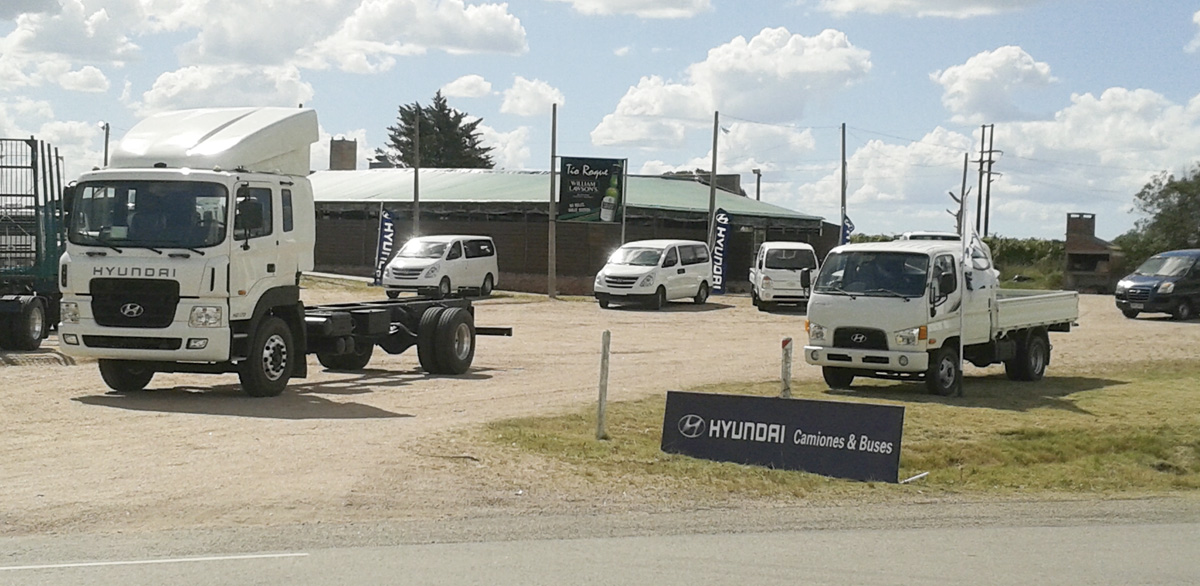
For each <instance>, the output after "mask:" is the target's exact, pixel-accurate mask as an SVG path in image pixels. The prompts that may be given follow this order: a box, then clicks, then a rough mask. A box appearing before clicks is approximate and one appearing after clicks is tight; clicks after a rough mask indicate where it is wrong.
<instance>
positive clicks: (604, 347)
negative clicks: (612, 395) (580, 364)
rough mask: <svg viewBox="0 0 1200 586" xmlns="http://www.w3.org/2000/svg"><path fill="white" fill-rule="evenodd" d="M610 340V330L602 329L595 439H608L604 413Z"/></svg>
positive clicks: (606, 399)
mask: <svg viewBox="0 0 1200 586" xmlns="http://www.w3.org/2000/svg"><path fill="white" fill-rule="evenodd" d="M611 341H612V332H610V331H609V330H604V334H602V335H601V336H600V400H599V401H598V403H597V407H596V439H598V440H606V439H608V433H607V432H606V431H604V414H605V409H606V407H607V403H608V349H609V344H610V342H611Z"/></svg>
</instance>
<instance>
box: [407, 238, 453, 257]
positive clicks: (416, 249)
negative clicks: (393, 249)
mask: <svg viewBox="0 0 1200 586" xmlns="http://www.w3.org/2000/svg"><path fill="white" fill-rule="evenodd" d="M443 252H446V243H445V242H429V241H426V240H409V241H408V242H406V243H404V247H403V248H401V249H400V252H398V253H396V256H402V257H405V258H442V253H443Z"/></svg>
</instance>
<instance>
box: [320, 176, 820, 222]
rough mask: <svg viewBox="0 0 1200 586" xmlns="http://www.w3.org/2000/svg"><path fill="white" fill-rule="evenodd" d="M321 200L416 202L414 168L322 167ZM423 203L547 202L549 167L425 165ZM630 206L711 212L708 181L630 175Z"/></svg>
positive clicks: (724, 204) (753, 208)
mask: <svg viewBox="0 0 1200 586" xmlns="http://www.w3.org/2000/svg"><path fill="white" fill-rule="evenodd" d="M309 180H310V181H312V186H313V196H314V198H315V199H316V201H317V202H319V203H330V202H344V203H355V202H379V201H389V202H391V201H412V187H413V170H412V169H365V170H359V171H318V172H316V173H313V174H312V175H309ZM420 183H421V201H422V202H453V203H470V202H479V203H500V202H522V203H548V202H549V197H550V172H549V171H497V170H492V169H421V175H420ZM625 194H626V195H625V196H626V203H627V205H629V206H631V207H635V208H644V209H660V210H673V211H684V212H703V213H706V214H707V213H708V196H709V188H708V185H705V184H702V183H699V182H696V181H690V180H684V179H667V178H664V177H659V176H644V175H630V176H628V177H627V183H626V188H625ZM717 207H718V208H724V210H725V211H727V212H729V213H730V214H734V215H741V216H760V217H773V218H792V219H798V220H814V221H819V220H821V219H822V218H821V217H820V216H813V215H809V214H803V213H800V212H797V211H793V210H789V209H787V208H782V207H779V206H777V205H773V204H769V203H765V202H761V201H757V200H753V199H750V198H748V197H743V196H741V195H736V194H733V193H729V192H727V191H722V190H720V189H718V190H717Z"/></svg>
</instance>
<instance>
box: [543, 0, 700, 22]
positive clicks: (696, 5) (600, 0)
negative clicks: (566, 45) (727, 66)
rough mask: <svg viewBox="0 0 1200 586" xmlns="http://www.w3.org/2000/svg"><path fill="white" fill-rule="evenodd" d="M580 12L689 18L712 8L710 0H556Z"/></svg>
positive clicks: (641, 16)
mask: <svg viewBox="0 0 1200 586" xmlns="http://www.w3.org/2000/svg"><path fill="white" fill-rule="evenodd" d="M557 1H558V2H567V3H569V4H571V6H572V7H573V8H574V9H575V10H576V11H577V12H579V13H581V14H588V15H608V14H632V15H634V16H637V17H640V18H691V17H693V16H696V15H697V14H700V13H701V12H708V11H710V10H712V2H711V1H710V0H557Z"/></svg>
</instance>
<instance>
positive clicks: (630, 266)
mask: <svg viewBox="0 0 1200 586" xmlns="http://www.w3.org/2000/svg"><path fill="white" fill-rule="evenodd" d="M711 290H712V260H711V257H710V255H709V253H708V245H707V244H705V243H703V242H698V241H696V240H639V241H637V242H629V243H626V244H624V245H622V246H621V247H620V248H618V249H617V250H616V252H614V253H612V256H610V257H609V258H608V263H607V264H605V265H604V268H603V269H600V272H599V273H596V282H595V283H594V284H593V291H594V292H595V296H596V300H597V301H599V302H600V307H608V305H609V303H632V302H636V303H646V304H648V305H649V306H650V307H652V308H654V309H661V308H662V306H663V305H666V303H667V301H669V300H672V299H689V298H690V299H691V300H693V301H695V302H696V303H704V302H705V301H707V300H708V292H709V291H711Z"/></svg>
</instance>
